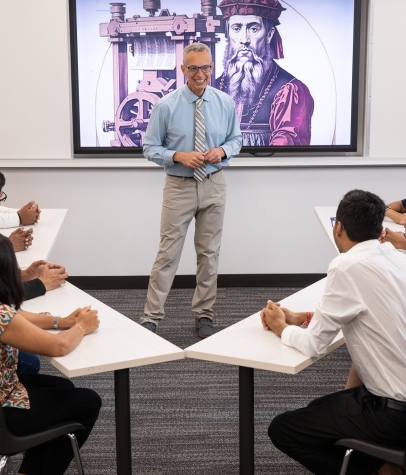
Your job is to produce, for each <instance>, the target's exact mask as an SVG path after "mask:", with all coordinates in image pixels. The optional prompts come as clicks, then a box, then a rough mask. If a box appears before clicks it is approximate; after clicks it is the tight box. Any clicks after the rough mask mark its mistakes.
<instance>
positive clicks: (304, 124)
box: [217, 62, 314, 146]
mask: <svg viewBox="0 0 406 475" xmlns="http://www.w3.org/2000/svg"><path fill="white" fill-rule="evenodd" d="M217 87H218V88H219V89H221V90H223V91H225V92H227V93H228V78H227V76H226V75H225V73H223V75H222V76H221V77H220V78H219V79H218V80H217ZM313 110H314V101H313V98H312V96H311V94H310V91H309V89H308V87H307V86H306V85H305V84H303V83H302V82H301V81H299V80H298V79H296V78H295V77H294V76H292V75H291V74H289V73H288V72H287V71H285V70H284V69H282V68H281V67H279V66H278V65H277V64H276V63H275V62H273V66H272V68H271V70H270V71H269V74H268V76H267V78H266V80H265V81H264V82H263V83H262V84H260V85H259V86H258V87H257V91H256V94H255V99H254V101H253V103H252V104H248V105H244V106H243V108H242V109H240V108H239V107H238V105H237V115H238V116H239V118H240V126H241V132H242V137H243V145H244V146H266V145H285V146H286V145H288V146H289V145H291V146H295V145H310V138H311V118H312V115H313Z"/></svg>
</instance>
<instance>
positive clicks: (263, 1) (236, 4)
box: [218, 0, 286, 25]
mask: <svg viewBox="0 0 406 475" xmlns="http://www.w3.org/2000/svg"><path fill="white" fill-rule="evenodd" d="M218 7H219V8H220V10H221V12H222V13H223V18H224V19H225V20H226V19H227V18H230V16H233V15H257V16H261V17H263V18H268V19H269V20H272V21H273V22H275V24H276V25H279V21H278V18H279V17H280V14H281V13H282V12H283V11H284V10H286V8H283V7H282V5H281V4H280V3H279V1H278V0H222V2H221V3H220V5H219V6H218Z"/></svg>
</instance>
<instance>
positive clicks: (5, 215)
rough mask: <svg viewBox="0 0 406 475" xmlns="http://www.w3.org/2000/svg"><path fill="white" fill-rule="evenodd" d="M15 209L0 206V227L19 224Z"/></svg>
mask: <svg viewBox="0 0 406 475" xmlns="http://www.w3.org/2000/svg"><path fill="white" fill-rule="evenodd" d="M17 211H18V210H17V209H14V208H6V207H5V206H0V229H6V228H16V227H18V226H20V217H19V216H18V214H17Z"/></svg>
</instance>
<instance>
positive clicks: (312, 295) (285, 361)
mask: <svg viewBox="0 0 406 475" xmlns="http://www.w3.org/2000/svg"><path fill="white" fill-rule="evenodd" d="M325 281H326V279H322V280H320V281H319V282H316V283H315V284H312V285H310V286H309V287H306V288H305V289H303V290H300V291H299V292H296V293H295V294H293V295H290V296H289V297H287V298H286V299H283V300H281V304H282V306H284V307H287V308H289V309H291V310H293V311H305V312H306V311H314V308H315V306H316V304H317V303H318V302H319V300H320V298H321V296H322V293H323V290H324V287H325ZM265 304H266V295H264V306H265ZM303 331H306V330H303ZM343 343H344V337H343V336H342V333H341V332H340V333H339V334H338V335H337V337H336V338H335V339H334V341H333V342H332V343H331V344H330V346H329V347H328V352H331V351H333V350H334V349H335V348H337V347H339V346H341V345H342V344H343ZM185 355H186V357H187V358H195V359H200V360H207V361H216V362H218V363H227V364H233V365H238V366H245V367H249V368H257V369H264V370H268V371H276V372H280V373H288V374H296V373H298V372H299V371H301V370H303V369H304V368H306V367H307V366H309V365H311V364H312V363H314V362H315V361H317V359H318V358H309V357H308V356H305V355H304V354H303V353H301V352H300V351H298V350H296V349H295V348H291V347H289V346H286V345H283V344H282V342H281V339H280V338H279V337H277V336H276V335H275V334H274V333H273V332H271V331H269V330H265V329H264V328H263V327H262V325H261V321H260V312H258V313H255V314H254V315H251V316H250V317H248V318H245V319H244V320H241V321H240V322H238V323H236V324H234V325H232V326H230V327H228V328H225V329H224V330H222V331H220V332H219V333H216V334H215V335H213V336H211V337H210V338H207V339H205V340H203V341H201V342H199V343H196V344H194V345H192V346H189V347H188V348H186V349H185Z"/></svg>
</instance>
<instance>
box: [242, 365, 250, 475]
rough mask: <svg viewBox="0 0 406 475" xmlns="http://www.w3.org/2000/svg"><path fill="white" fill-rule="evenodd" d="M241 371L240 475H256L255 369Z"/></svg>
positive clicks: (244, 368) (243, 368)
mask: <svg viewBox="0 0 406 475" xmlns="http://www.w3.org/2000/svg"><path fill="white" fill-rule="evenodd" d="M239 369H240V370H239V395H240V475H254V368H246V367H244V366H240V367H239Z"/></svg>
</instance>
